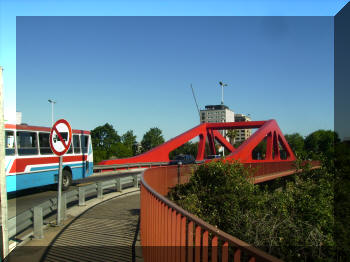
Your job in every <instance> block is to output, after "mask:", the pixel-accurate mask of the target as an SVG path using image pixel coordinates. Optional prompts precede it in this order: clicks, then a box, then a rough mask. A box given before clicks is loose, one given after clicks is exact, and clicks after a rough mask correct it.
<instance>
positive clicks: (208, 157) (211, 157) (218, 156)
mask: <svg viewBox="0 0 350 262" xmlns="http://www.w3.org/2000/svg"><path fill="white" fill-rule="evenodd" d="M215 158H222V156H221V155H209V156H207V157H206V159H215Z"/></svg>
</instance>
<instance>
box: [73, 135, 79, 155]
mask: <svg viewBox="0 0 350 262" xmlns="http://www.w3.org/2000/svg"><path fill="white" fill-rule="evenodd" d="M73 148H74V154H80V139H79V135H73Z"/></svg>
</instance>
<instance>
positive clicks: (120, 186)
mask: <svg viewBox="0 0 350 262" xmlns="http://www.w3.org/2000/svg"><path fill="white" fill-rule="evenodd" d="M116 188H117V192H122V183H121V181H120V178H117V181H116Z"/></svg>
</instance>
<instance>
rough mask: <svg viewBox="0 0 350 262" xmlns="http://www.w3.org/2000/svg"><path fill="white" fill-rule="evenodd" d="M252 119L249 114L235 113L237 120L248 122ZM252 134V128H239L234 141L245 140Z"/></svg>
mask: <svg viewBox="0 0 350 262" xmlns="http://www.w3.org/2000/svg"><path fill="white" fill-rule="evenodd" d="M248 121H252V120H251V118H250V117H249V116H246V115H243V114H235V122H248ZM251 135H252V130H251V129H237V134H236V136H235V141H234V142H242V141H245V140H246V139H247V138H248V137H250V136H251Z"/></svg>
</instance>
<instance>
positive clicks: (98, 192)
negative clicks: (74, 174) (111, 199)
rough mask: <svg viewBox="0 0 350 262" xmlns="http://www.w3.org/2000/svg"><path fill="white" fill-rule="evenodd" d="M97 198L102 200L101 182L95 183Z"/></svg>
mask: <svg viewBox="0 0 350 262" xmlns="http://www.w3.org/2000/svg"><path fill="white" fill-rule="evenodd" d="M97 198H98V199H102V198H103V188H102V182H97Z"/></svg>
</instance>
